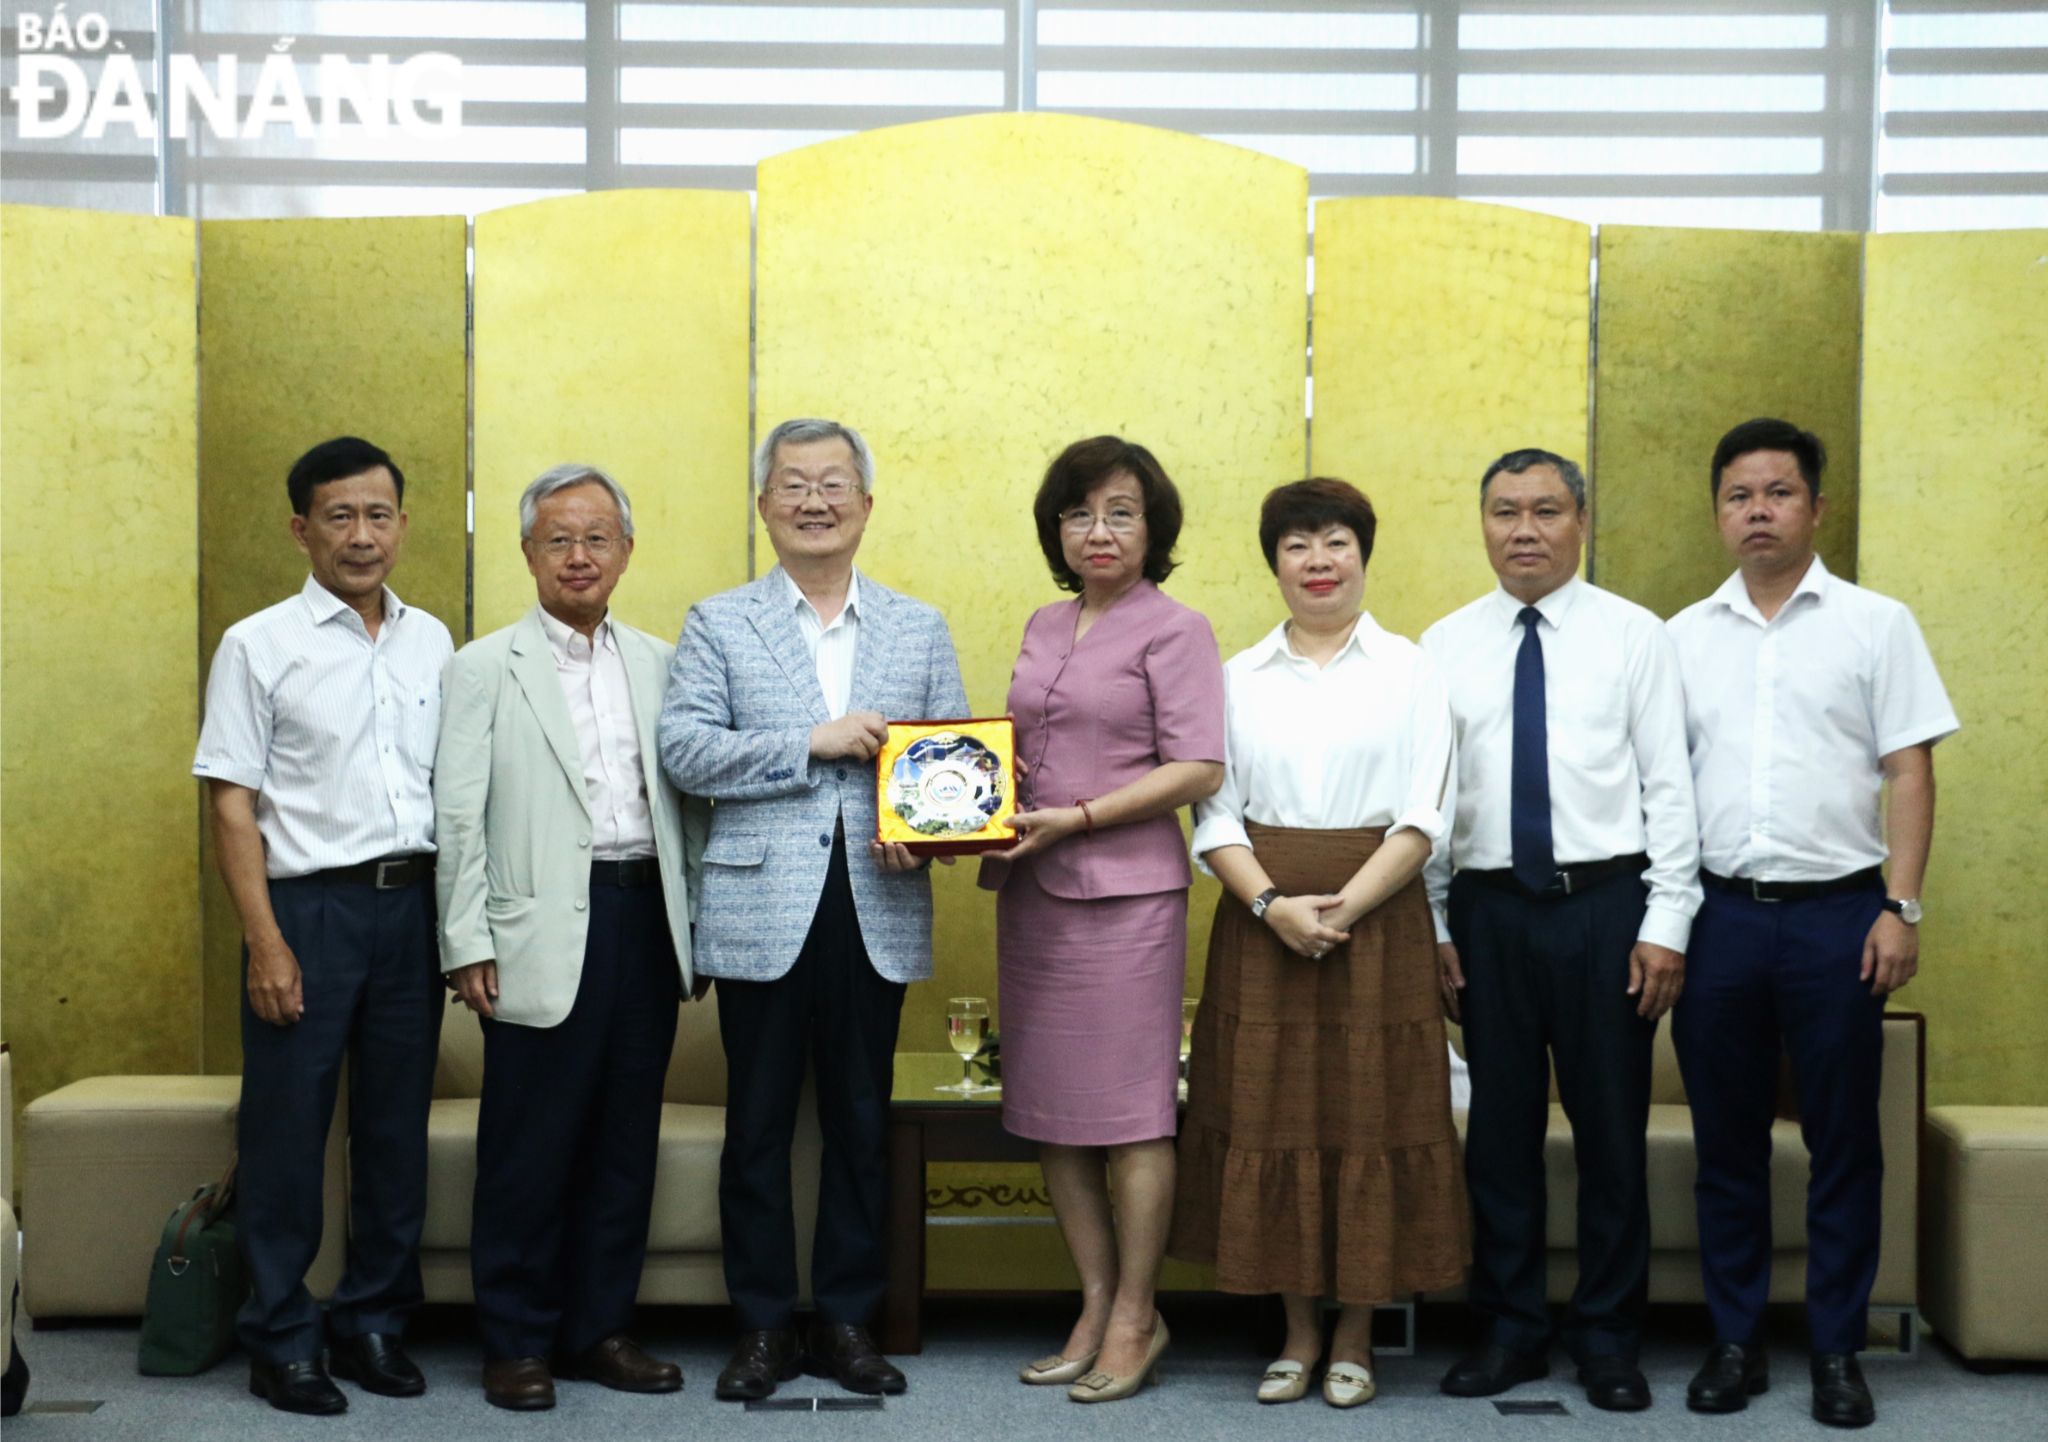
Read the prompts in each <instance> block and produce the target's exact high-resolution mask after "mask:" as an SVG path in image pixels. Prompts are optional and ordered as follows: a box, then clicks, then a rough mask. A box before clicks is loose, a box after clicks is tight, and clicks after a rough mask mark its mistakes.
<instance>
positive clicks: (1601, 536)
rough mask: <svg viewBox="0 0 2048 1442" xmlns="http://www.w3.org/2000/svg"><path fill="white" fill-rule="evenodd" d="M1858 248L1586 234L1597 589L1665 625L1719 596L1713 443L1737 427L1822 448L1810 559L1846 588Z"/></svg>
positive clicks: (1778, 236)
mask: <svg viewBox="0 0 2048 1442" xmlns="http://www.w3.org/2000/svg"><path fill="white" fill-rule="evenodd" d="M1862 259H1863V237H1862V236H1861V235H1853V234H1843V233H1841V232H1825V233H1820V234H1812V235H1799V234H1786V233H1780V232H1774V231H1764V230H1679V229H1664V228H1661V227H1646V226H1633V225H1609V226H1602V227H1601V228H1600V288H1599V298H1598V304H1599V313H1600V314H1599V334H1600V364H1599V366H1598V367H1597V368H1596V370H1595V373H1594V375H1595V379H1594V406H1593V417H1594V436H1595V440H1594V457H1593V459H1594V472H1593V480H1594V486H1595V490H1596V496H1597V500H1596V505H1595V512H1594V557H1595V562H1594V564H1595V566H1596V568H1597V570H1598V573H1599V577H1600V584H1601V585H1603V586H1605V587H1607V588H1608V589H1609V590H1612V591H1617V592H1619V593H1620V594H1622V595H1624V596H1626V597H1628V598H1629V599H1630V600H1632V601H1636V602H1639V603H1640V604H1642V605H1645V606H1648V607H1649V608H1650V609H1651V610H1653V611H1655V612H1656V613H1657V614H1658V615H1660V616H1670V615H1672V614H1674V613H1675V612H1677V611H1679V610H1680V609H1682V608H1683V607H1685V606H1688V605H1690V604H1691V603H1692V602H1694V601H1697V600H1698V599H1699V598H1700V597H1702V596H1704V595H1706V594H1707V593H1708V592H1710V591H1712V590H1713V589H1714V587H1716V586H1718V585H1720V584H1721V582H1722V581H1723V580H1724V579H1726V578H1727V576H1728V574H1729V573H1730V572H1731V571H1733V570H1734V568H1735V567H1734V562H1733V561H1732V560H1731V559H1730V558H1729V556H1728V553H1727V552H1726V551H1724V550H1723V549H1722V547H1721V542H1720V537H1719V534H1718V532H1717V531H1716V530H1715V528H1714V519H1713V518H1714V512H1713V508H1712V503H1711V500H1710V497H1709V494H1708V488H1707V467H1708V463H1709V461H1710V460H1711V459H1712V457H1713V453H1714V443H1715V442H1716V441H1717V440H1719V439H1720V438H1721V436H1722V434H1723V433H1725V432H1726V431H1727V430H1728V429H1729V428H1730V427H1731V426H1734V425H1736V424H1737V423H1739V422H1741V421H1745V420H1748V419H1750V418H1751V417H1752V416H1782V417H1784V418H1785V419H1788V420H1792V421H1796V422H1797V423H1798V424H1800V425H1801V426H1804V427H1805V428H1806V429H1807V430H1810V431H1813V432H1815V433H1816V434H1817V435H1819V436H1820V437H1821V439H1822V440H1824V441H1825V442H1827V447H1828V469H1827V476H1826V482H1825V485H1826V493H1827V498H1828V513H1827V522H1826V524H1825V525H1824V526H1823V528H1822V530H1821V536H1820V548H1821V555H1822V557H1823V559H1824V560H1825V561H1826V562H1827V565H1828V568H1829V569H1830V570H1832V571H1833V572H1834V573H1835V574H1836V575H1839V576H1847V577H1850V578H1852V579H1853V578H1854V577H1855V575H1856V495H1857V481H1856V476H1857V450H1858V446H1857V432H1856V387H1857V379H1858V360H1859V356H1858V352H1859V346H1858V343H1857V342H1858V332H1859V329H1860V325H1861V319H1862V317H1861V309H1862V300H1861V296H1860V294H1859V290H1860V285H1861V267H1862Z"/></svg>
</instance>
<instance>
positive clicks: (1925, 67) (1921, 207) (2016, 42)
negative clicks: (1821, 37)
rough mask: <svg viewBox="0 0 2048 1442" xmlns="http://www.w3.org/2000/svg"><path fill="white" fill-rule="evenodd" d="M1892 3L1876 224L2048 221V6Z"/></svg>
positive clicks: (1939, 226) (1968, 0) (1977, 0)
mask: <svg viewBox="0 0 2048 1442" xmlns="http://www.w3.org/2000/svg"><path fill="white" fill-rule="evenodd" d="M1890 11H1891V13H1890V16H1889V17H1888V22H1887V27H1886V35H1885V51H1884V58H1885V66H1884V72H1885V73H1884V94H1883V102H1884V108H1883V115H1884V130H1883V135H1882V137H1881V138H1880V140H1879V143H1878V159H1877V167H1878V199H1877V217H1876V224H1877V228H1878V229H1880V230H1969V229H1975V228H1977V227H1997V226H2048V5H2044V4H2042V3H2040V0H2034V3H2031V4H2009V3H2004V4H2002V3H2000V0H1893V3H1892V5H1891V6H1890Z"/></svg>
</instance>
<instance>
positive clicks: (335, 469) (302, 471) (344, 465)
mask: <svg viewBox="0 0 2048 1442" xmlns="http://www.w3.org/2000/svg"><path fill="white" fill-rule="evenodd" d="M379 466H382V467H383V468H384V469H385V470H387V471H389V472H391V485H392V488H393V489H394V490H396V491H397V492H398V503H399V504H400V505H401V506H402V505H404V504H405V472H404V471H401V470H400V469H398V462H396V461H394V460H392V459H391V457H390V456H389V455H388V454H386V452H385V450H384V448H383V447H382V446H373V445H371V444H370V443H369V442H368V441H366V440H364V439H362V438H361V437H360V436H336V437H335V438H334V439H333V440H331V441H322V442H320V444H319V445H317V446H315V447H313V449H312V450H310V451H307V452H306V453H305V454H304V455H303V456H300V457H299V458H298V459H297V460H296V461H293V462H292V469H291V474H290V475H288V476H286V477H285V481H284V488H285V493H286V494H287V495H289V496H290V497H291V498H292V510H293V511H295V512H296V513H298V514H299V515H301V516H308V515H311V514H312V513H313V488H314V487H315V486H324V485H326V484H327V483H328V482H329V481H345V480H347V479H348V478H349V477H350V476H360V475H361V474H362V473H363V472H364V471H373V470H375V469H376V468H377V467H379Z"/></svg>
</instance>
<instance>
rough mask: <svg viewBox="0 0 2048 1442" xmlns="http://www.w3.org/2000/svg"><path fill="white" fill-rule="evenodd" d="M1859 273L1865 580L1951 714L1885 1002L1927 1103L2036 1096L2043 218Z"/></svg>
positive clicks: (2046, 616)
mask: <svg viewBox="0 0 2048 1442" xmlns="http://www.w3.org/2000/svg"><path fill="white" fill-rule="evenodd" d="M1865 268H1866V275H1865V282H1864V312H1863V335H1864V359H1863V520H1862V527H1861V544H1860V548H1859V549H1860V560H1861V571H1860V574H1861V579H1862V580H1863V582H1864V583H1865V584H1867V585H1869V586H1870V587H1872V588H1873V589H1874V590H1878V591H1881V592H1883V593H1885V594H1886V595H1890V596H1896V597H1897V598H1898V599H1900V600H1902V601H1904V602H1905V603H1906V604H1907V605H1909V606H1911V607H1912V608H1913V611H1914V614H1915V615H1916V616H1918V618H1919V620H1920V625H1921V629H1922V630H1923V631H1924V632H1925V633H1926V636H1927V644H1928V646H1929V648H1930V649H1931V650H1932V651H1933V653H1934V660H1935V664H1936V665H1937V666H1939V667H1940V668H1941V675H1942V680H1943V682H1944V683H1945V684H1946V685H1947V687H1948V691H1949V695H1950V697H1951V698H1952V699H1953V700H1954V701H1955V705H1956V714H1957V715H1958V716H1960V717H1961V718H1962V723H1963V729H1962V731H1961V732H1960V733H1958V734H1957V735H1956V736H1954V737H1953V738H1951V739H1950V740H1947V741H1944V742H1943V743H1942V744H1941V745H1940V746H1938V747H1936V748H1935V753H1934V754H1935V776H1936V778H1937V781H1938V782H1939V794H1940V800H1939V804H1938V808H1937V811H1936V820H1935V829H1934V855H1933V860H1932V863H1931V865H1930V868H1929V871H1928V878H1927V885H1926V890H1925V893H1924V894H1925V896H1926V898H1927V919H1926V921H1925V922H1924V923H1922V926H1921V932H1922V940H1921V954H1920V955H1921V960H1920V965H1921V971H1920V976H1919V979H1918V980H1916V981H1915V982H1914V983H1913V984H1912V986H1911V987H1909V988H1908V989H1907V990H1906V991H1905V992H1904V993H1903V994H1902V995H1901V996H1900V998H1899V1003H1898V1004H1899V1005H1901V1006H1904V1007H1907V1008H1918V1009H1920V1010H1924V1011H1925V1012H1926V1013H1927V1016H1928V1025H1927V1051H1928V1086H1927V1100H1928V1102H1929V1103H1930V1104H1936V1105H1938V1104H1940V1103H1944V1102H1982V1103H2006V1104H2030V1105H2036V1106H2038V1105H2041V1104H2043V1103H2048V1080H2044V1079H2048V1013H2044V1011H2043V1009H2042V1007H2041V1006H2040V1004H2039V1002H2038V1000H2037V998H2038V990H2039V985H2040V972H2041V963H2042V957H2041V945H2040V941H2039V937H2040V932H2041V927H2040V921H2039V917H2038V916H2037V914H2036V910H2037V909H2036V908H2035V907H2034V906H2033V905H2032V904H2031V902H2032V898H2033V895H2034V892H2035V889H2036V887H2037V884H2038V882H2039V879H2040V877H2041V876H2042V875H2043V873H2044V871H2048V830H2044V828H2043V826H2042V824H2041V816H2040V811H2041V799H2042V798H2043V797H2044V796H2048V732H2044V731H2043V729H2042V726H2041V714H2042V712H2043V710H2044V709H2048V649H2044V648H2043V646H2042V643H2041V636H2042V634H2043V628H2044V626H2048V347H2044V346H2043V344H2042V338H2043V337H2044V336H2048V231H2041V230H2033V231H2024V230H2015V231H1981V232H1974V233H1969V234H1956V235H1874V236H1871V237H1870V240H1869V242H1868V251H1867V254H1866V262H1865Z"/></svg>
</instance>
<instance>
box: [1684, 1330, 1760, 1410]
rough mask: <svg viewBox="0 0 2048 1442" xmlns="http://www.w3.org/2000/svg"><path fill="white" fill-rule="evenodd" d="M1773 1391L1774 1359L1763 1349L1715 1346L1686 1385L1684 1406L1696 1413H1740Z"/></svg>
mask: <svg viewBox="0 0 2048 1442" xmlns="http://www.w3.org/2000/svg"><path fill="white" fill-rule="evenodd" d="M1770 1390H1771V1359H1770V1358H1769V1357H1768V1356H1767V1355H1765V1353H1764V1349H1763V1348H1762V1347H1761V1346H1755V1347H1752V1346H1748V1345H1745V1344H1744V1343H1741V1342H1716V1343H1715V1344H1714V1346H1713V1348H1712V1350H1710V1351H1709V1352H1708V1353H1707V1360H1706V1361H1704V1362H1702V1363H1701V1364H1700V1369H1699V1371H1697V1372H1695V1373H1693V1378H1692V1381H1690V1382H1688V1383H1686V1386H1685V1405H1686V1406H1687V1407H1689V1408H1691V1409H1692V1410H1693V1411H1695V1412H1740V1411H1741V1410H1742V1409H1743V1408H1745V1407H1747V1406H1748V1405H1749V1399H1750V1398H1752V1397H1761V1396H1763V1394H1764V1393H1766V1392H1768V1391H1770Z"/></svg>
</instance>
